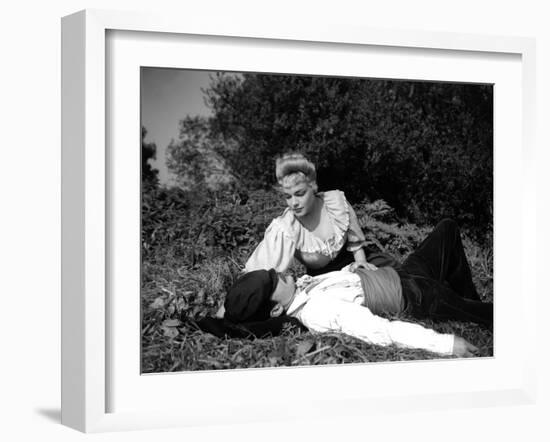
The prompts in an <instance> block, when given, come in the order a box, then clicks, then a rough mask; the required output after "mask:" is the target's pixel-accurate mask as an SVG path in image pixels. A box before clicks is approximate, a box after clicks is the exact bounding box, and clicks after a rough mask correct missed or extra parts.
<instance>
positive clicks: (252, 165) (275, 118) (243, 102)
mask: <svg viewBox="0 0 550 442" xmlns="http://www.w3.org/2000/svg"><path fill="white" fill-rule="evenodd" d="M207 94H208V99H209V104H210V106H211V108H212V110H213V115H214V116H213V118H212V119H211V122H210V124H211V128H212V132H213V133H214V134H215V135H216V136H215V137H213V138H215V139H216V143H214V144H213V146H212V148H213V149H214V150H215V151H216V153H217V154H218V155H220V156H221V157H222V158H224V160H225V161H226V164H227V165H228V166H229V167H231V169H232V170H233V171H236V172H238V173H239V176H240V180H241V182H242V184H243V185H245V186H246V187H247V188H266V186H269V185H271V183H273V182H274V180H275V178H274V176H273V175H274V174H273V159H274V157H276V156H277V155H279V154H281V153H283V152H287V151H289V150H299V151H302V152H304V153H305V154H307V155H308V156H309V157H310V158H311V159H312V161H314V163H315V164H316V165H317V168H318V177H319V186H320V188H321V189H325V190H326V189H333V188H338V189H341V190H343V191H345V192H346V195H347V196H348V198H349V199H350V201H351V202H352V203H359V202H361V201H363V200H364V199H365V198H368V199H369V200H370V201H374V200H377V199H383V200H385V201H387V202H388V203H389V204H390V205H391V206H392V207H394V208H395V210H396V212H397V214H398V215H399V216H400V217H402V218H404V219H407V220H408V221H411V222H414V223H417V224H434V223H436V222H437V221H438V220H439V219H441V218H443V217H451V218H454V219H456V220H457V221H458V222H460V223H461V224H462V225H465V226H468V228H470V229H473V230H474V231H476V232H481V233H483V232H484V231H485V230H486V227H487V225H488V224H490V223H491V221H492V204H493V193H492V192H493V190H492V189H493V174H492V170H493V129H492V127H493V101H492V100H493V90H492V86H490V85H473V84H457V83H436V82H418V81H417V82H413V81H394V80H374V79H368V80H367V79H357V78H334V77H310V76H296V75H294V76H290V75H264V74H243V75H239V76H233V75H221V74H220V75H218V76H217V77H216V78H215V79H214V80H213V82H212V84H211V86H210V88H209V89H208V90H207ZM220 140H223V142H219V141H220Z"/></svg>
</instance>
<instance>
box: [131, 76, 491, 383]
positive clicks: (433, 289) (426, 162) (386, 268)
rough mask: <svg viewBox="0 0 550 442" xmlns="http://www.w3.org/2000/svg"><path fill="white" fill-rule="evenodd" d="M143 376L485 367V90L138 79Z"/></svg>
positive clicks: (392, 82)
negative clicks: (399, 365)
mask: <svg viewBox="0 0 550 442" xmlns="http://www.w3.org/2000/svg"><path fill="white" fill-rule="evenodd" d="M141 158H142V161H141V165H142V171H141V330H142V334H141V371H142V373H162V372H181V371H195V370H219V369H242V368H262V367H279V366H310V365H324V364H343V363H374V362H395V361H414V360H427V359H444V358H447V359H448V358H465V357H492V356H493V300H494V293H493V85H491V84H470V83H457V82H435V81H412V80H405V79H376V78H354V77H331V76H318V75H316V76H307V75H292V74H269V73H246V72H220V71H200V70H189V69H168V68H156V67H142V68H141Z"/></svg>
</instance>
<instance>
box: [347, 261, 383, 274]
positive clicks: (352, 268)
mask: <svg viewBox="0 0 550 442" xmlns="http://www.w3.org/2000/svg"><path fill="white" fill-rule="evenodd" d="M360 267H362V268H364V269H365V270H376V269H378V267H376V266H375V265H373V264H369V263H368V262H367V261H359V262H352V263H351V264H350V265H349V271H350V272H355V271H356V270H357V269H358V268H360Z"/></svg>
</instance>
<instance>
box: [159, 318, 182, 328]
mask: <svg viewBox="0 0 550 442" xmlns="http://www.w3.org/2000/svg"><path fill="white" fill-rule="evenodd" d="M180 325H181V321H180V320H179V319H166V320H165V321H163V323H162V326H163V327H179V326H180Z"/></svg>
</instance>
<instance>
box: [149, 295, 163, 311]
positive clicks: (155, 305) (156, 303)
mask: <svg viewBox="0 0 550 442" xmlns="http://www.w3.org/2000/svg"><path fill="white" fill-rule="evenodd" d="M165 303H166V302H165V300H164V299H163V298H162V296H159V297H158V298H156V299H155V300H154V301H153V302H152V303H151V304H150V305H149V307H151V308H153V309H159V308H163V307H164V304H165Z"/></svg>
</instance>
